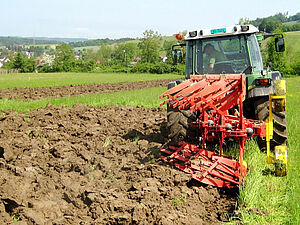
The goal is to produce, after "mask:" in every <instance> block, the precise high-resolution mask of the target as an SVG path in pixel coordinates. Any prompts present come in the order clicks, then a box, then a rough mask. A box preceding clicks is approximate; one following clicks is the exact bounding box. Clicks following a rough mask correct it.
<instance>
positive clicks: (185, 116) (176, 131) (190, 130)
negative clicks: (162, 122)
mask: <svg viewBox="0 0 300 225" xmlns="http://www.w3.org/2000/svg"><path fill="white" fill-rule="evenodd" d="M194 121H196V115H195V113H193V112H192V111H189V110H179V109H178V108H175V109H173V108H170V107H168V109H167V128H168V138H169V139H170V141H171V143H172V144H175V145H177V144H178V142H181V141H189V142H190V143H196V141H197V140H196V138H197V132H196V128H194V127H191V126H190V123H191V122H194Z"/></svg>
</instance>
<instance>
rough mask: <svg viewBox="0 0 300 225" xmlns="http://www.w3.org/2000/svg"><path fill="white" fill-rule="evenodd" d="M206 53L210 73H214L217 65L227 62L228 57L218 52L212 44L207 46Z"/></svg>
mask: <svg viewBox="0 0 300 225" xmlns="http://www.w3.org/2000/svg"><path fill="white" fill-rule="evenodd" d="M204 53H205V54H206V56H207V57H208V70H207V72H208V73H211V72H213V70H214V67H215V63H217V62H221V61H226V56H225V55H224V54H223V53H221V52H219V51H217V50H216V49H215V47H214V46H213V45H212V44H206V45H205V47H204Z"/></svg>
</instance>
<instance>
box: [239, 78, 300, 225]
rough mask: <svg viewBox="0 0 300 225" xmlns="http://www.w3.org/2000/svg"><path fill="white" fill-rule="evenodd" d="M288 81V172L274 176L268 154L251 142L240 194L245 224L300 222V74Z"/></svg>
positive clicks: (248, 146) (246, 156)
mask: <svg viewBox="0 0 300 225" xmlns="http://www.w3.org/2000/svg"><path fill="white" fill-rule="evenodd" d="M287 84H288V85H287V90H288V94H287V122H288V132H289V145H288V175H287V176H286V177H276V176H274V175H273V173H272V171H274V166H273V165H267V163H266V154H265V153H263V152H261V151H260V150H259V149H258V147H257V145H256V143H255V142H254V141H250V142H248V143H247V145H246V147H245V149H246V150H245V160H246V161H247V162H248V164H249V165H250V166H249V172H248V174H247V177H246V185H245V187H244V188H243V187H241V188H240V196H239V205H240V208H239V210H240V212H241V215H242V216H241V220H242V223H243V224H300V185H299V181H300V172H299V171H300V151H299V149H300V144H299V140H300V125H299V124H300V116H299V114H300V77H294V78H289V79H287ZM251 209H258V212H259V213H258V214H255V213H253V212H252V213H251V212H250V211H251ZM249 210H250V211H249ZM265 212H266V214H267V215H265Z"/></svg>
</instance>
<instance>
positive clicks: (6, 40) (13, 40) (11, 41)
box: [0, 36, 61, 46]
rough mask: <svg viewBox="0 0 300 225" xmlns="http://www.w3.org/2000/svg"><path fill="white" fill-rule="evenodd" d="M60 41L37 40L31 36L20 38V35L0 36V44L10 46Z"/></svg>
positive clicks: (57, 42)
mask: <svg viewBox="0 0 300 225" xmlns="http://www.w3.org/2000/svg"><path fill="white" fill-rule="evenodd" d="M59 43H61V42H59V41H54V40H37V39H33V38H22V37H9V36H8V37H0V46H11V45H49V44H59Z"/></svg>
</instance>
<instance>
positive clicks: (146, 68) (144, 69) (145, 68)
mask: <svg viewBox="0 0 300 225" xmlns="http://www.w3.org/2000/svg"><path fill="white" fill-rule="evenodd" d="M131 72H133V73H155V74H163V73H176V74H184V73H185V65H184V64H177V65H172V64H167V63H137V64H136V65H135V66H134V67H133V68H132V70H131Z"/></svg>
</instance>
